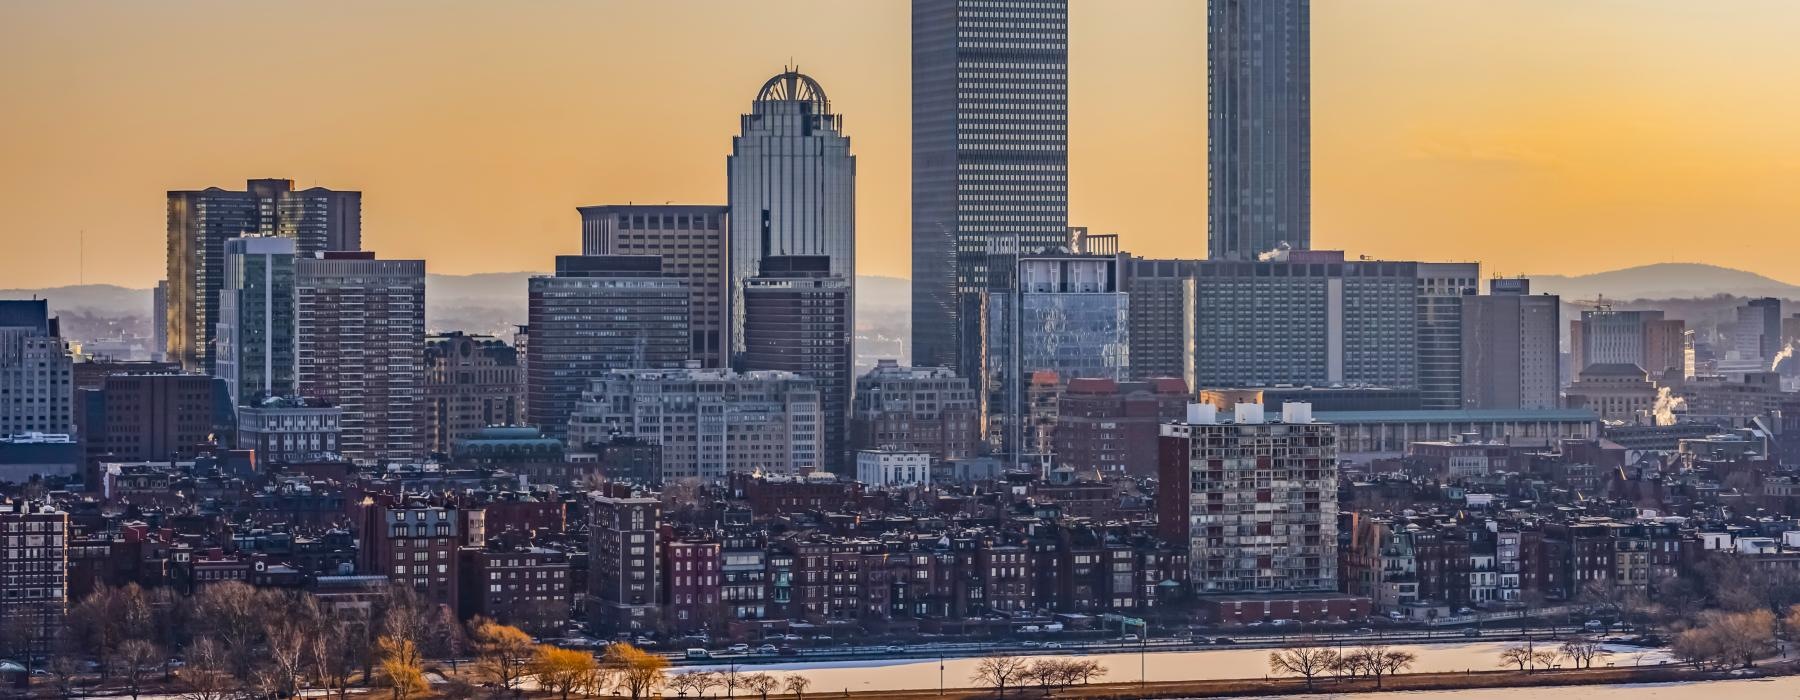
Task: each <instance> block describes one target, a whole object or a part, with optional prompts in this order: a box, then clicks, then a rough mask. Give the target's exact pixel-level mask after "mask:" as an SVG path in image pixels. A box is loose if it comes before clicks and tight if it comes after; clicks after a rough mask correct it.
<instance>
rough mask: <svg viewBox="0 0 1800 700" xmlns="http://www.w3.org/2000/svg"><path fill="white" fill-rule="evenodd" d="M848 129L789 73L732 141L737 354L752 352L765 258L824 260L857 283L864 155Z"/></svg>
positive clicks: (805, 82) (802, 79)
mask: <svg viewBox="0 0 1800 700" xmlns="http://www.w3.org/2000/svg"><path fill="white" fill-rule="evenodd" d="M843 128H844V118H843V116H842V115H839V114H836V113H834V112H832V111H831V101H830V100H829V99H826V97H825V90H824V89H823V88H821V87H819V83H818V82H817V81H814V80H813V79H812V78H810V77H808V76H806V75H804V74H802V73H800V72H798V71H794V70H789V71H786V72H783V73H780V74H778V75H776V76H775V77H773V78H770V79H769V80H768V82H765V83H763V86H762V89H761V90H759V91H757V93H756V101H755V102H754V103H753V104H752V105H751V107H750V113H749V114H745V115H744V116H743V119H742V130H741V132H740V133H739V134H738V135H737V136H736V137H734V138H732V140H731V156H730V157H729V158H727V159H726V161H725V171H726V175H727V176H728V179H729V183H728V187H729V193H730V202H729V204H730V207H731V224H730V236H731V238H730V241H729V243H728V249H729V251H730V255H731V269H730V272H729V275H730V283H731V299H730V301H728V302H727V304H728V305H729V306H730V309H731V319H732V320H731V352H732V354H733V355H736V354H738V353H742V352H743V351H744V299H743V294H744V292H743V289H744V281H745V280H748V279H750V278H751V277H754V276H756V273H757V267H758V266H759V265H761V264H762V261H763V260H764V259H765V258H770V257H778V256H788V255H823V256H826V257H828V258H830V259H831V273H832V274H834V275H838V276H840V277H843V278H844V279H846V280H849V281H850V282H851V284H855V280H856V156H853V155H850V137H848V136H845V135H844V134H843ZM852 312H853V313H854V309H852Z"/></svg>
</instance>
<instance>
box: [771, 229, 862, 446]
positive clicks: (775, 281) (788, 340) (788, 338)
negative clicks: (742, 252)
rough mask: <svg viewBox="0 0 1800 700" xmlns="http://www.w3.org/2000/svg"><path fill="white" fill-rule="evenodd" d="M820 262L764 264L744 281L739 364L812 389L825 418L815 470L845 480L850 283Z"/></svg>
mask: <svg viewBox="0 0 1800 700" xmlns="http://www.w3.org/2000/svg"><path fill="white" fill-rule="evenodd" d="M829 267H830V259H829V258H826V257H824V256H781V257H771V258H764V259H763V261H762V271H761V272H760V273H759V274H757V275H756V276H755V277H752V278H750V279H747V280H744V360H743V368H744V369H745V370H747V371H758V370H778V371H785V372H793V373H794V374H798V375H800V376H802V377H806V378H809V379H811V380H813V382H814V383H815V384H816V385H817V387H818V391H819V403H820V409H821V410H822V411H823V419H824V422H823V423H822V424H821V428H822V430H823V432H824V438H825V439H824V443H823V445H822V448H823V455H822V458H823V459H822V461H821V462H820V466H821V467H822V468H824V469H826V470H829V471H832V472H836V473H839V474H846V473H849V470H850V466H851V465H850V463H849V460H850V450H849V443H848V437H849V433H850V400H851V395H850V392H851V390H852V389H853V388H854V385H853V382H854V381H855V372H856V368H855V363H856V358H855V357H854V356H853V355H852V354H851V348H850V342H851V338H853V337H854V336H855V335H856V332H855V329H854V328H853V327H851V325H850V323H851V321H850V317H851V313H850V304H851V303H852V302H851V300H850V281H849V280H847V279H844V278H843V277H841V276H839V275H835V274H832V273H831V272H830V271H829Z"/></svg>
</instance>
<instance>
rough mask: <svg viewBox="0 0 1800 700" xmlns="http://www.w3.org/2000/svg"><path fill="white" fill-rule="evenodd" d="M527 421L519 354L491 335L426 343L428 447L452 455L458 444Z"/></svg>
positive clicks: (456, 335)
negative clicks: (494, 427) (494, 428)
mask: <svg viewBox="0 0 1800 700" xmlns="http://www.w3.org/2000/svg"><path fill="white" fill-rule="evenodd" d="M524 419H525V368H524V367H522V366H520V364H519V353H518V351H516V350H514V349H513V347H512V346H511V345H507V344H506V341H504V340H501V339H499V338H495V337H493V336H491V335H470V334H466V333H463V332H461V331H452V332H449V333H437V334H433V335H431V336H428V337H426V338H425V447H426V449H428V450H430V451H432V452H437V453H442V454H450V446H451V445H452V444H454V443H455V442H456V441H457V440H458V439H460V438H464V437H468V436H470V435H474V434H475V433H478V432H480V431H481V429H482V428H486V427H488V426H492V425H518V424H520V423H522V422H524Z"/></svg>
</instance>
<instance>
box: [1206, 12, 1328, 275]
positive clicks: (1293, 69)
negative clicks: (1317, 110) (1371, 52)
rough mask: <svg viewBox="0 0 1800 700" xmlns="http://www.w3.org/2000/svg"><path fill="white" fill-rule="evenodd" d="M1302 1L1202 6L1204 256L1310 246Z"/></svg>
mask: <svg viewBox="0 0 1800 700" xmlns="http://www.w3.org/2000/svg"><path fill="white" fill-rule="evenodd" d="M1310 5H1311V3H1310V2H1309V0H1208V1H1207V5H1206V69H1207V70H1206V78H1207V80H1206V94H1207V110H1206V114H1207V181H1208V185H1209V188H1208V195H1207V210H1208V211H1207V222H1208V224H1209V225H1210V228H1209V235H1208V237H1207V251H1208V255H1207V257H1209V258H1211V259H1213V260H1255V259H1257V256H1258V255H1262V254H1264V253H1268V252H1270V251H1274V250H1276V249H1277V248H1279V247H1280V246H1281V245H1282V244H1286V245H1287V246H1288V247H1290V248H1292V249H1294V250H1305V249H1307V248H1311V247H1312V18H1311V13H1312V10H1311V7H1310Z"/></svg>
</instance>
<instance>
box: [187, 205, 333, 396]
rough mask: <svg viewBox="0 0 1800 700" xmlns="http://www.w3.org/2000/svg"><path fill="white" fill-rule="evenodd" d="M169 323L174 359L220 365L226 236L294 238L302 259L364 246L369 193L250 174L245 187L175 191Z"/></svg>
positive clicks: (201, 367)
mask: <svg viewBox="0 0 1800 700" xmlns="http://www.w3.org/2000/svg"><path fill="white" fill-rule="evenodd" d="M168 211H169V220H168V292H167V294H166V295H165V299H166V307H167V309H166V316H165V317H164V318H163V319H162V322H163V323H164V324H165V325H166V334H167V343H168V347H167V350H168V353H169V360H170V361H172V362H179V363H181V367H182V369H185V370H187V371H190V372H195V371H198V372H206V373H211V372H212V371H213V364H214V360H213V356H212V352H213V333H214V331H215V330H216V327H217V325H218V322H219V321H218V314H219V287H220V285H221V284H222V283H223V280H224V279H225V252H224V250H225V241H226V240H227V239H231V238H238V237H240V236H245V235H250V234H261V235H265V236H281V237H284V238H292V239H294V243H295V248H296V250H297V251H298V252H299V254H300V255H301V256H303V257H313V256H314V254H316V253H318V252H320V251H325V250H360V246H361V245H362V193H360V192H344V191H337V190H328V189H325V188H323V187H314V188H311V189H306V190H299V191H296V190H294V183H293V181H292V180H282V179H260V180H250V181H249V182H248V183H246V184H245V187H244V189H243V190H242V191H232V190H226V189H222V188H218V187H209V188H206V189H204V190H185V191H171V192H169V207H168Z"/></svg>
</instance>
